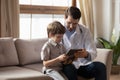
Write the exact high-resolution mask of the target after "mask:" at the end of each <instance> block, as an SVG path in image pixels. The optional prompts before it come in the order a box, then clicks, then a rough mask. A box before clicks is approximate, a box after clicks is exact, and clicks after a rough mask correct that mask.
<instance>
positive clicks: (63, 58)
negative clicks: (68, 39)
mask: <svg viewBox="0 0 120 80" xmlns="http://www.w3.org/2000/svg"><path fill="white" fill-rule="evenodd" d="M57 58H58V59H59V61H60V62H61V61H65V60H66V59H67V56H66V55H65V54H62V55H60V56H58V57H57Z"/></svg>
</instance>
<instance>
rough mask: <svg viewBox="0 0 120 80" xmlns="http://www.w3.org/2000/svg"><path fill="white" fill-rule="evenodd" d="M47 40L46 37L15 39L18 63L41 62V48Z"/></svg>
mask: <svg viewBox="0 0 120 80" xmlns="http://www.w3.org/2000/svg"><path fill="white" fill-rule="evenodd" d="M47 40H48V39H32V40H30V39H29V40H27V39H16V40H15V46H16V49H17V53H18V57H19V63H20V65H25V64H31V63H37V62H41V57H40V52H41V48H42V46H43V45H44V43H45V42H46V41H47Z"/></svg>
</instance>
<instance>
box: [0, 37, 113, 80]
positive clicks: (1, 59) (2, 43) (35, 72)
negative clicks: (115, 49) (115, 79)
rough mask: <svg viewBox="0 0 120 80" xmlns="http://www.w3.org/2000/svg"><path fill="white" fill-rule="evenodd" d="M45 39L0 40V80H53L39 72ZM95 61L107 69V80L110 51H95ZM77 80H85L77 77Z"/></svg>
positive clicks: (109, 69)
mask: <svg viewBox="0 0 120 80" xmlns="http://www.w3.org/2000/svg"><path fill="white" fill-rule="evenodd" d="M46 41H47V39H32V40H28V39H19V38H11V37H4V38H0V80H53V79H52V78H51V77H49V76H48V75H45V74H43V73H42V72H41V69H42V66H43V65H42V60H41V58H40V52H41V48H42V46H43V44H44V43H45V42H46ZM97 53H98V56H97V58H96V59H95V61H100V62H103V63H104V64H105V65H106V67H107V77H108V80H109V76H110V71H111V61H112V50H109V49H97ZM79 80H86V79H83V78H82V77H79Z"/></svg>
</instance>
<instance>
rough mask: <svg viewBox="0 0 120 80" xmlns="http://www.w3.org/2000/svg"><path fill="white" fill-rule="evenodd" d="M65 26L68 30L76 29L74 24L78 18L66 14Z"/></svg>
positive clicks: (76, 23)
mask: <svg viewBox="0 0 120 80" xmlns="http://www.w3.org/2000/svg"><path fill="white" fill-rule="evenodd" d="M65 22H66V27H67V29H68V30H69V31H72V30H74V29H76V26H77V25H78V22H79V19H73V18H72V17H71V16H68V17H67V18H65Z"/></svg>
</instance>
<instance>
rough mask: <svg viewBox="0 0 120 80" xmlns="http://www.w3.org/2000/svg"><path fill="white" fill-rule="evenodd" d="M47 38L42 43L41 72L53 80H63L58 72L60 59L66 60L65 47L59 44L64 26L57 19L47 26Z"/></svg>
mask: <svg viewBox="0 0 120 80" xmlns="http://www.w3.org/2000/svg"><path fill="white" fill-rule="evenodd" d="M47 32H48V38H49V40H48V41H47V42H46V43H45V44H44V46H43V48H42V51H41V59H42V60H43V72H44V74H47V75H49V76H50V77H52V78H53V79H54V80H65V79H64V78H63V76H62V75H61V74H60V72H61V70H62V63H61V62H62V61H65V60H66V58H67V57H66V56H65V52H66V50H65V48H64V47H63V45H62V44H60V42H61V40H62V38H63V35H64V33H65V27H64V26H63V25H62V24H61V23H60V22H58V21H54V22H52V23H50V24H49V25H48V27H47Z"/></svg>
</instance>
